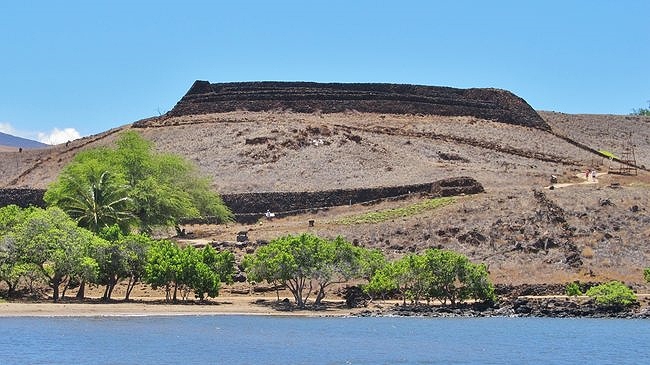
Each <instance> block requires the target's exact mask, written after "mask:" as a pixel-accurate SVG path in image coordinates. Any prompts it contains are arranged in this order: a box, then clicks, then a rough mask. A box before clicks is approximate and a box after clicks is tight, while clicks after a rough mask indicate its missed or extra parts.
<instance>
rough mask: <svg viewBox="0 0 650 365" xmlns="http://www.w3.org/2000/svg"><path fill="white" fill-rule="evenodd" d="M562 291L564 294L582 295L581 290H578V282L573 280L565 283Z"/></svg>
mask: <svg viewBox="0 0 650 365" xmlns="http://www.w3.org/2000/svg"><path fill="white" fill-rule="evenodd" d="M564 292H565V294H566V295H568V296H571V297H575V296H578V295H582V290H580V284H579V283H577V282H575V281H574V282H572V283H569V284H567V286H566V288H565V290H564Z"/></svg>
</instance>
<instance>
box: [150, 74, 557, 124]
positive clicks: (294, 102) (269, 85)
mask: <svg viewBox="0 0 650 365" xmlns="http://www.w3.org/2000/svg"><path fill="white" fill-rule="evenodd" d="M278 109H280V110H292V111H294V112H298V113H318V112H320V113H338V112H345V111H352V110H354V111H357V112H361V113H388V114H425V115H442V116H473V117H476V118H479V119H487V120H495V121H498V122H503V123H509V124H516V125H523V126H527V127H533V128H538V129H542V130H550V127H549V126H548V125H547V124H546V122H544V120H542V118H541V117H540V116H539V115H538V114H537V113H536V112H535V110H533V108H532V107H531V106H530V105H528V103H526V101H525V100H524V99H522V98H520V97H518V96H516V95H514V94H513V93H511V92H509V91H506V90H500V89H480V88H473V89H456V88H451V87H438V86H422V85H405V84H383V83H356V84H352V83H349V84H347V83H316V82H276V81H264V82H232V83H215V84H211V83H210V82H208V81H198V80H197V81H195V82H194V84H193V85H192V87H191V88H190V90H189V91H188V92H187V94H185V96H184V97H183V98H182V99H181V100H180V101H179V102H178V103H177V104H176V106H175V107H174V108H173V109H172V110H171V111H170V112H169V113H168V114H167V116H170V117H174V116H183V115H196V114H209V113H221V112H231V111H236V110H247V111H268V110H278ZM146 123H147V121H141V123H140V124H142V125H138V126H140V127H145V126H146Z"/></svg>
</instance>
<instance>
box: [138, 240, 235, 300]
mask: <svg viewBox="0 0 650 365" xmlns="http://www.w3.org/2000/svg"><path fill="white" fill-rule="evenodd" d="M145 272H146V274H145V277H146V281H147V282H148V283H150V284H151V285H152V286H153V287H154V289H156V288H158V287H164V288H165V293H166V296H165V297H166V299H167V301H169V300H173V301H176V300H177V293H178V292H179V291H180V292H181V296H182V298H183V300H187V298H188V295H189V293H190V292H194V294H195V295H196V297H197V298H198V299H199V300H201V301H203V300H205V298H206V297H210V298H214V297H216V296H218V295H219V289H220V287H221V282H222V280H221V279H222V278H223V279H224V280H223V281H225V282H232V274H233V272H234V255H233V254H232V253H231V252H227V251H224V252H220V253H217V252H215V251H214V249H213V248H212V247H210V248H207V247H206V248H204V249H202V250H198V249H196V248H194V247H192V246H188V247H185V248H183V249H180V248H179V247H178V246H176V245H175V244H174V243H172V242H169V241H158V242H155V243H154V244H153V245H152V246H151V248H150V250H149V255H148V259H147V264H146V266H145ZM172 288H173V290H174V291H173V294H172V293H171V290H172Z"/></svg>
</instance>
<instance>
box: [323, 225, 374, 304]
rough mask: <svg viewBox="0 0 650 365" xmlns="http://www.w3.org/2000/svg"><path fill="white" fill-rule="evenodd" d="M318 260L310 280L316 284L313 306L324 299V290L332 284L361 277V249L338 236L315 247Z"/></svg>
mask: <svg viewBox="0 0 650 365" xmlns="http://www.w3.org/2000/svg"><path fill="white" fill-rule="evenodd" d="M317 252H318V260H317V262H316V267H314V269H313V273H312V278H313V279H314V280H315V281H316V283H317V284H318V291H317V293H316V299H315V300H314V304H315V305H320V304H321V301H322V300H323V298H325V290H326V289H327V288H328V287H329V286H330V285H332V284H340V283H344V282H346V281H348V280H351V279H353V278H358V277H360V276H361V275H362V257H363V254H362V249H360V248H359V247H355V246H353V245H352V244H351V243H350V242H348V241H346V240H345V239H343V237H341V236H338V237H336V238H335V239H334V240H322V241H321V242H320V244H319V246H318V247H317Z"/></svg>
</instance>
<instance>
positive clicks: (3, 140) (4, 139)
mask: <svg viewBox="0 0 650 365" xmlns="http://www.w3.org/2000/svg"><path fill="white" fill-rule="evenodd" d="M0 146H7V147H15V148H40V147H46V146H47V145H46V144H45V143H41V142H37V141H32V140H31V139H27V138H21V137H16V136H12V135H11V134H6V133H2V132H0Z"/></svg>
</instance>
